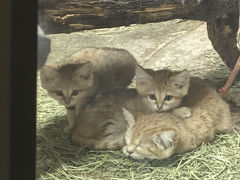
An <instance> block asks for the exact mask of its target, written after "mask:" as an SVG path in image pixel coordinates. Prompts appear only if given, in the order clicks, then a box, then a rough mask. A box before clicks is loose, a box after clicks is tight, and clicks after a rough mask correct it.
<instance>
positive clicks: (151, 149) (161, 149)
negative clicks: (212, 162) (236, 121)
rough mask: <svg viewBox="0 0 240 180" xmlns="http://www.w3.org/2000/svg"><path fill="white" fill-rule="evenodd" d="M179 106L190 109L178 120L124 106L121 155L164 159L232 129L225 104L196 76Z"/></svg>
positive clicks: (168, 115)
mask: <svg viewBox="0 0 240 180" xmlns="http://www.w3.org/2000/svg"><path fill="white" fill-rule="evenodd" d="M181 105H183V106H187V107H188V108H190V109H191V113H192V114H191V117H189V118H186V119H179V118H178V117H176V116H174V115H173V114H172V113H168V112H163V113H159V114H157V113H154V114H150V115H144V114H140V113H134V112H130V111H128V110H126V109H124V110H123V114H124V117H125V119H126V120H127V121H128V123H129V127H128V130H127V132H126V137H125V140H126V143H127V145H126V146H125V147H124V148H123V152H124V154H126V155H127V156H130V157H132V158H134V159H143V158H148V159H165V158H168V157H170V156H172V155H173V154H175V153H184V152H186V151H189V150H192V149H194V148H196V147H198V146H199V145H200V144H201V143H204V142H209V141H210V140H212V139H213V138H214V135H215V134H216V133H224V132H228V131H230V130H231V128H232V121H231V117H230V110H229V107H228V104H227V103H226V102H224V101H223V100H222V99H221V98H220V96H219V95H218V94H217V93H216V91H215V90H214V89H213V88H211V87H210V86H209V85H208V84H206V83H205V82H204V81H203V80H201V79H199V78H191V80H190V88H189V92H188V94H187V96H185V97H184V99H183V100H182V103H181Z"/></svg>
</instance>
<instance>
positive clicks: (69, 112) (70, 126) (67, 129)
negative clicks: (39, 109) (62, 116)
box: [63, 109, 76, 134]
mask: <svg viewBox="0 0 240 180" xmlns="http://www.w3.org/2000/svg"><path fill="white" fill-rule="evenodd" d="M75 115H76V112H75V109H67V119H68V126H66V127H65V128H64V129H63V132H64V133H66V134H70V132H71V131H72V129H73V126H74V118H75Z"/></svg>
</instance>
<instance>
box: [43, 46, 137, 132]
mask: <svg viewBox="0 0 240 180" xmlns="http://www.w3.org/2000/svg"><path fill="white" fill-rule="evenodd" d="M135 67H136V60H135V58H134V57H133V56H132V55H131V54H130V53H129V52H128V51H126V50H123V49H116V48H105V47H103V48H85V49H82V50H80V51H79V52H77V53H76V54H74V55H73V56H71V57H70V58H69V59H68V60H66V62H64V63H62V64H60V65H57V66H55V67H54V66H49V65H46V66H44V67H43V68H42V69H41V71H40V78H41V84H42V87H43V88H44V89H46V90H47V91H48V94H49V95H50V96H51V97H53V98H54V99H56V100H58V101H59V103H60V104H61V105H64V106H65V107H66V109H67V114H68V115H67V116H68V121H69V126H67V127H66V128H65V130H64V131H65V132H69V131H70V130H71V128H72V126H73V121H72V116H74V114H75V113H76V111H75V109H80V108H81V106H82V105H83V104H85V103H86V102H87V101H88V99H89V98H90V97H94V96H95V95H97V94H100V93H102V92H109V91H113V90H115V89H121V88H126V87H127V86H128V85H129V84H130V83H131V81H132V79H133V77H134V75H135ZM75 106H77V108H76V107H75Z"/></svg>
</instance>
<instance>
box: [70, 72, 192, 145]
mask: <svg viewBox="0 0 240 180" xmlns="http://www.w3.org/2000/svg"><path fill="white" fill-rule="evenodd" d="M145 71H146V70H144V69H142V68H140V67H137V68H136V78H137V84H136V89H128V90H120V91H118V92H115V93H112V94H108V95H103V96H98V97H97V98H96V99H95V100H94V101H92V102H91V103H90V104H87V105H86V106H85V107H84V108H83V109H82V111H81V112H80V113H79V114H78V115H77V116H76V117H75V122H76V125H75V127H74V128H73V132H72V140H73V141H74V142H75V143H78V144H81V145H85V146H88V147H91V148H93V149H118V148H121V147H123V146H124V145H125V141H124V137H125V132H126V129H127V126H128V123H127V122H126V121H125V119H124V117H123V112H122V107H127V108H128V109H131V110H134V111H139V112H144V113H146V114H148V113H153V112H159V109H155V107H156V104H157V103H159V104H160V102H161V104H163V107H167V108H164V110H169V109H172V108H174V109H173V113H174V115H175V116H177V117H181V118H186V117H189V116H190V115H191V112H190V110H189V109H188V108H186V107H180V108H175V107H177V106H178V105H179V103H180V101H181V99H182V98H183V97H184V95H185V94H186V92H187V90H188V87H189V85H188V81H189V74H188V73H186V72H170V71H168V70H160V71H151V75H148V74H147V73H146V72H145ZM139 76H140V77H139ZM144 76H147V79H144V78H145V77H144ZM162 76H163V77H164V78H163V79H162ZM144 83H145V84H144ZM179 86H181V88H180V87H179ZM186 86H187V87H186ZM143 90H145V91H143ZM159 90H161V91H162V92H159ZM137 91H138V92H139V93H138V92H137ZM181 91H183V92H181ZM155 94H156V96H157V97H158V96H161V97H162V96H166V97H168V96H170V95H171V96H172V97H168V98H163V99H160V100H159V101H158V98H157V97H156V99H154V98H152V97H153V96H155ZM150 97H151V98H150ZM176 97H177V98H176Z"/></svg>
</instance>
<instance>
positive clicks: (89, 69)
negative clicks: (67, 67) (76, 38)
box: [75, 62, 93, 76]
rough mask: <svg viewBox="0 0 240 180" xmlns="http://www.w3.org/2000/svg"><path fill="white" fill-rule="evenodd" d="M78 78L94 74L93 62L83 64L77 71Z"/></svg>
mask: <svg viewBox="0 0 240 180" xmlns="http://www.w3.org/2000/svg"><path fill="white" fill-rule="evenodd" d="M75 73H76V75H77V76H89V75H91V74H92V73H93V65H92V63H91V62H86V63H84V64H81V65H80V66H79V68H78V69H77V70H76V71H75Z"/></svg>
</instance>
